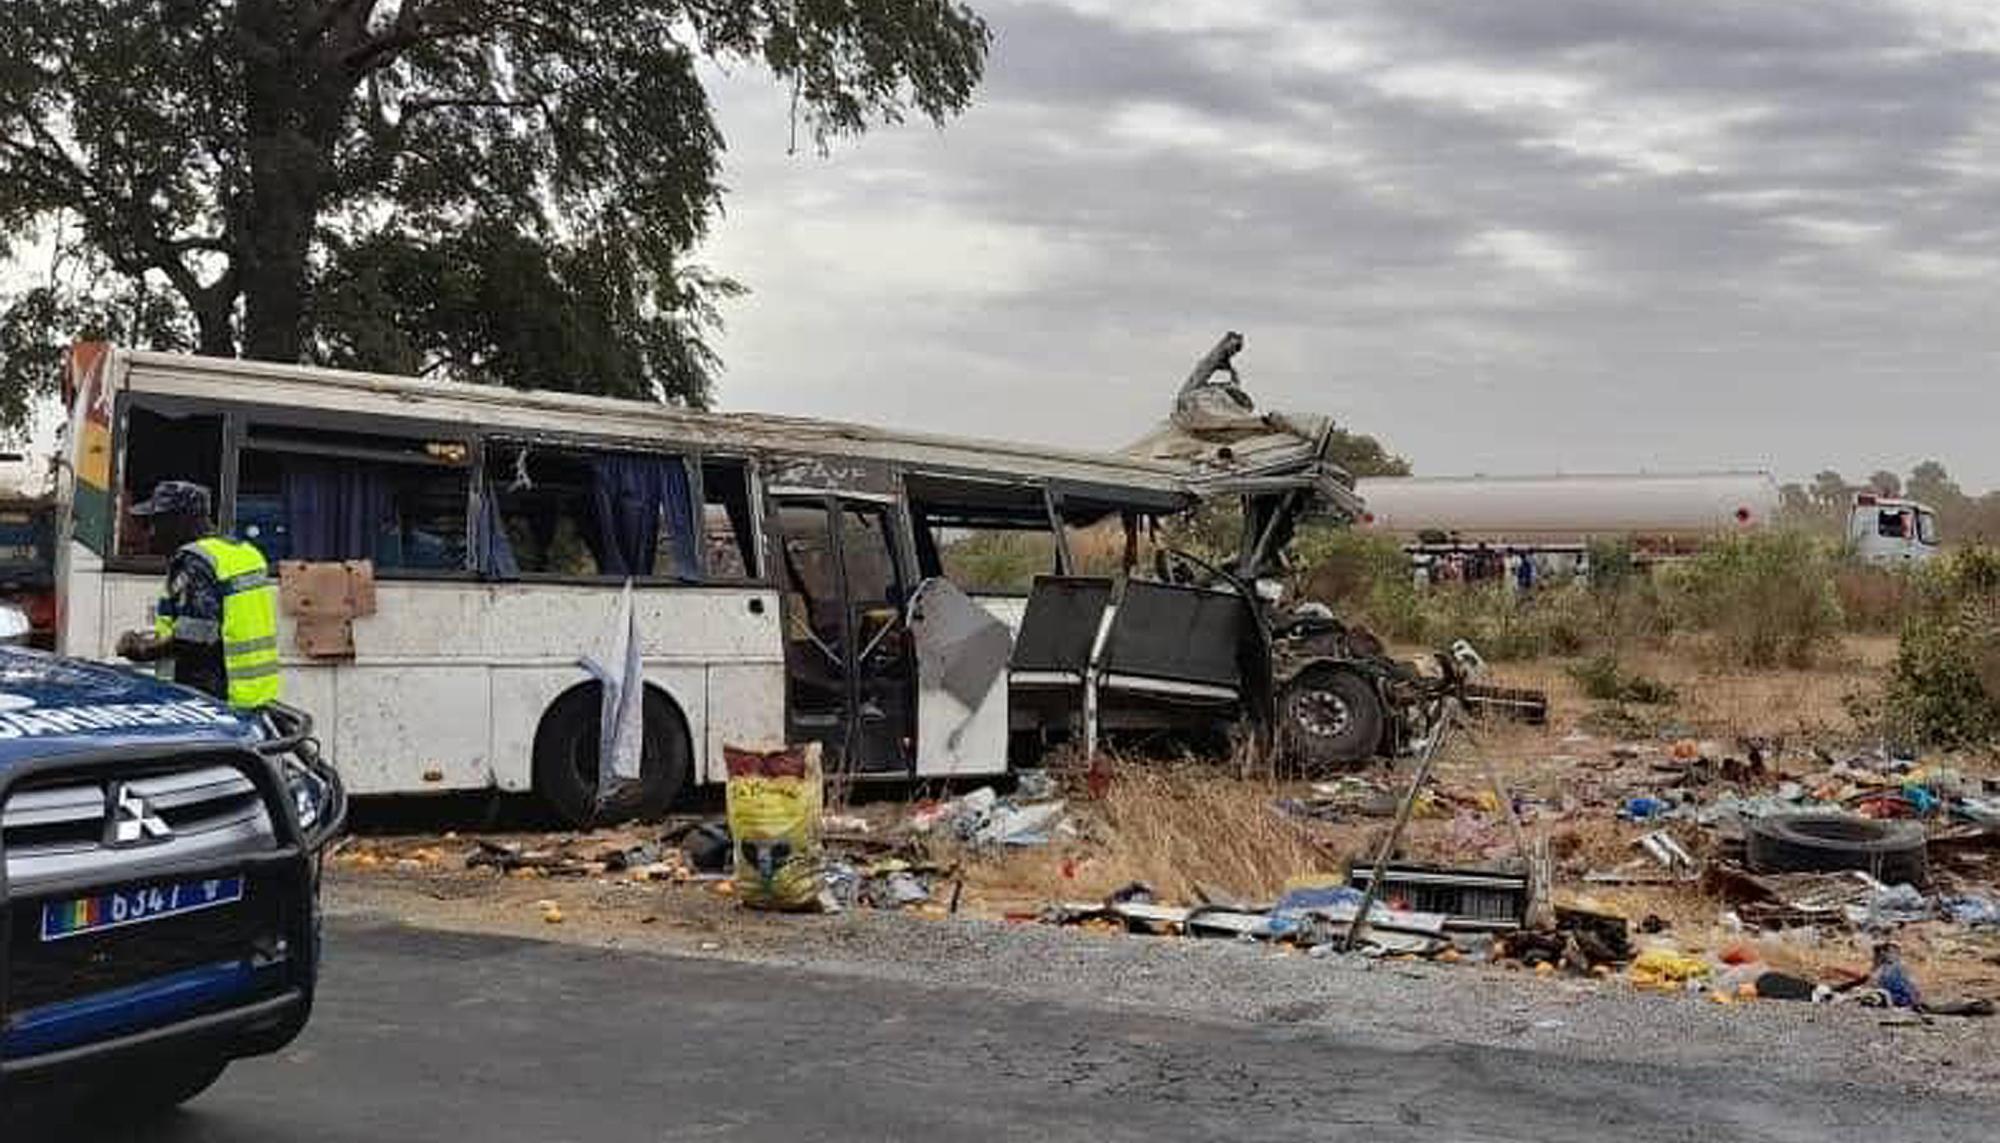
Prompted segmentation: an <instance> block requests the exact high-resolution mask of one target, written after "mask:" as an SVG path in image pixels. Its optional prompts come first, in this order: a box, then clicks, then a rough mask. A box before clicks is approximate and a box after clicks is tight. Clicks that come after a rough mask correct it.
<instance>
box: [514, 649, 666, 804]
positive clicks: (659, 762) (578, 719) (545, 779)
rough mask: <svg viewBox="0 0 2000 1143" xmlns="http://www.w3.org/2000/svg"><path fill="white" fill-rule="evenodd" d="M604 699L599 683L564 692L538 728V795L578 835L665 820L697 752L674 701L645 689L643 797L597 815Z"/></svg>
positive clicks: (649, 688) (551, 705)
mask: <svg viewBox="0 0 2000 1143" xmlns="http://www.w3.org/2000/svg"><path fill="white" fill-rule="evenodd" d="M602 696H603V688H602V687H601V686H599V685H598V684H597V683H585V684H583V685H582V686H579V687H573V688H571V689H570V690H567V691H564V692H563V694H562V695H561V697H559V698H557V699H556V701H555V702H553V703H550V704H549V709H548V711H547V712H546V713H544V714H543V715H542V723H541V725H540V726H538V727H536V728H535V754H534V766H535V792H536V793H538V794H540V795H541V796H542V800H543V801H545V802H547V803H548V804H549V808H551V809H553V810H554V811H555V813H556V816H557V817H559V818H561V819H562V821H563V823H564V824H565V825H568V826H571V827H573V828H577V829H582V828H585V827H588V826H593V825H606V824H609V823H612V822H618V821H625V820H627V819H629V818H633V817H654V816H657V815H659V814H663V813H665V812H666V811H667V808H668V807H669V806H671V805H673V803H674V800H675V799H676V798H678V797H680V795H681V791H682V790H683V789H685V788H686V787H687V783H688V771H689V769H690V766H691V762H690V756H691V754H692V753H693V751H692V747H691V746H690V745H689V743H688V730H687V720H686V719H684V718H682V717H681V712H680V709H679V708H678V707H676V706H675V705H674V702H673V700H672V699H670V698H668V697H667V696H666V695H665V694H663V693H661V692H660V691H658V690H655V689H654V688H652V687H647V688H646V707H645V717H646V733H645V744H644V746H643V748H642V752H641V756H640V771H639V773H640V791H639V796H638V797H637V798H635V799H631V800H629V801H626V802H623V803H621V804H618V805H613V806H610V807H607V808H606V809H604V810H603V811H602V812H599V810H598V806H597V730H598V717H599V715H598V711H599V708H600V706H601V705H602Z"/></svg>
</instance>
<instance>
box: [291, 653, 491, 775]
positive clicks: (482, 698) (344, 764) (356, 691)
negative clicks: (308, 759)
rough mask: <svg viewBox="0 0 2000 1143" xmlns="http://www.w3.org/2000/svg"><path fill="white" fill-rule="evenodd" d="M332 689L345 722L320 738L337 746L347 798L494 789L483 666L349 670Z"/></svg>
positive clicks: (340, 671)
mask: <svg viewBox="0 0 2000 1143" xmlns="http://www.w3.org/2000/svg"><path fill="white" fill-rule="evenodd" d="M334 685H335V688H336V694H337V696H338V698H337V701H338V703H339V704H340V718H339V719H338V720H337V721H336V722H335V723H334V724H333V726H332V727H330V728H327V729H325V730H322V731H321V734H322V736H323V738H325V739H328V740H330V741H331V742H332V745H333V750H334V757H335V759H337V762H336V765H338V766H339V767H340V773H341V777H342V778H344V779H345V780H346V783H347V789H348V792H350V793H354V794H386V793H428V792H432V791H441V790H478V789H485V788H487V787H488V786H491V785H492V783H493V775H492V773H491V768H490V767H489V765H488V763H487V758H488V754H487V750H488V738H489V730H490V724H489V722H488V718H489V715H490V712H491V702H490V695H489V693H488V692H489V684H488V672H487V670H486V668H485V667H482V666H477V665H467V666H461V667H375V668H369V669H354V668H344V669H338V670H336V673H335V682H334Z"/></svg>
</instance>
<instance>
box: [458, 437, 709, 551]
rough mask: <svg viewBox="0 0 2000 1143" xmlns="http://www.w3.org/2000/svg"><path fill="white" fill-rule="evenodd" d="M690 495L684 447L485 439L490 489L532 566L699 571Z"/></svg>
mask: <svg viewBox="0 0 2000 1143" xmlns="http://www.w3.org/2000/svg"><path fill="white" fill-rule="evenodd" d="M692 494H693V487H692V483H691V481H690V479H689V476H688V471H687V467H686V465H685V464H684V463H683V462H682V460H681V458H680V457H677V456H663V455H658V454H654V453H646V452H638V451H626V450H611V451H604V452H597V451H585V450H581V449H569V448H551V447H544V446H540V445H532V444H514V443H511V442H496V443H494V444H491V445H489V446H488V448H487V453H486V495H487V496H488V497H489V498H490V499H491V500H492V502H493V503H494V505H495V507H496V511H497V515H498V517H499V522H500V527H501V530H502V531H503V532H504V533H505V537H504V538H505V541H506V547H507V548H508V549H509V550H510V551H511V552H512V555H513V562H514V566H515V568H516V569H517V570H518V571H519V572H520V573H521V574H524V575H546V576H561V577H563V578H586V579H589V578H611V579H624V578H626V577H627V576H632V577H637V578H641V579H650V578H654V577H659V578H668V577H672V578H675V579H683V580H699V579H700V578H702V574H701V567H700V564H701V556H700V551H699V545H698V543H697V542H696V537H695V536H694V534H693V532H692V531H691V528H692V519H693V514H694V509H693V505H692V503H691V502H690V498H691V496H692ZM489 558H490V557H489Z"/></svg>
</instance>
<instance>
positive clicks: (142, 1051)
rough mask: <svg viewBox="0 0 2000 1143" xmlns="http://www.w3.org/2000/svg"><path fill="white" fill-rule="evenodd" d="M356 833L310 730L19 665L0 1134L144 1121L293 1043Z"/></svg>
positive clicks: (282, 718)
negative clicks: (325, 921) (72, 1118)
mask: <svg viewBox="0 0 2000 1143" xmlns="http://www.w3.org/2000/svg"><path fill="white" fill-rule="evenodd" d="M0 618H4V615H0ZM17 625H18V626H21V627H25V624H24V623H18V620H17ZM15 634H16V636H17V637H18V634H19V633H18V632H16V633H15ZM344 817H345V796H344V793H343V790H342V787H341V783H340V779H339V777H338V775H337V774H336V773H334V771H333V770H332V769H331V768H330V767H328V766H326V765H324V764H322V763H321V762H320V761H319V758H318V750H317V747H316V746H315V745H314V743H313V741H312V738H311V721H310V719H309V718H307V717H306V716H305V715H304V714H303V713H302V712H298V711H294V710H291V709H290V708H286V707H277V706H274V707H271V708H268V709H266V710H264V711H259V712H257V713H255V714H244V713H240V712H237V711H233V710H231V709H230V708H228V707H227V706H224V705H222V704H221V703H218V702H216V701H215V700H214V699H212V698H210V697H208V696H207V695H204V694H201V693H199V692H196V691H192V690H189V689H186V688H184V687H179V686H174V685H171V684H168V683H165V682H161V681H158V680H156V679H154V678H152V677H150V676H147V675H142V674H139V673H137V672H135V671H131V670H127V669H122V668H118V667H113V666H109V665H106V664H101V663H93V662H87V661H84V660H80V659H69V658H63V657H60V656H56V655H50V654H45V653H43V652H40V651H34V650H29V649H27V648H24V647H19V646H0V1122H6V1123H8V1124H9V1125H10V1126H11V1125H12V1124H13V1123H15V1122H17V1121H18V1120H19V1119H21V1118H22V1117H30V1118H37V1119H38V1118H40V1117H42V1116H45V1115H53V1114H59V1113H60V1112H61V1111H62V1110H64V1109H69V1108H73V1107H82V1106H94V1107H96V1108H99V1109H105V1108H115V1109H116V1111H117V1114H119V1115H121V1116H128V1115H129V1116H139V1117H143V1116H145V1115H148V1114H151V1113H154V1112H158V1111H163V1110H166V1109H168V1108H171V1107H172V1106H174V1105H176V1104H179V1103H181V1102H183V1101H185V1100H187V1099H190V1098H192V1097H193V1096H195V1095H196V1094H198V1093H199V1092H201V1091H202V1090H204V1089H206V1088H207V1087H208V1086H209V1085H210V1084H212V1083H214V1082H215V1080H216V1079H217V1078H218V1077H220V1075H221V1074H222V1071H223V1069H224V1068H225V1067H226V1066H227V1065H228V1064H229V1062H230V1061H231V1060H233V1059H236V1058H239V1057H243V1056H249V1055H258V1054H262V1053H267V1052H273V1051H276V1050H278V1049H279V1048H281V1047H283V1046H284V1045H285V1044H286V1043H288V1042H290V1041H291V1039H292V1038H293V1037H294V1036H296V1035H297V1034H298V1032H299V1031H300V1029H301V1028H303V1027H304V1025H305V1022H306V1018H307V1015H308V1014H309V1013H310V1011H311V1009H312V1002H313V991H314V985H315V981H316V978H317V974H318V963H319V905H318V896H319V858H320V855H321V854H322V853H323V852H324V850H325V847H326V845H327V844H328V842H329V841H331V840H332V838H333V837H334V836H335V835H336V834H337V833H338V832H339V830H340V829H341V826H342V823H343V819H344ZM105 1094H108V1095H109V1096H110V1097H111V1098H103V1097H102V1095H105ZM86 1101H88V1102H86Z"/></svg>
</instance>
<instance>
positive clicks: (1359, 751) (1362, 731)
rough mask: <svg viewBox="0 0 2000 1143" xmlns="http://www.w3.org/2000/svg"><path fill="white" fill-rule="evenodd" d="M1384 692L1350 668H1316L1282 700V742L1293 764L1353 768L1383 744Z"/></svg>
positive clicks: (1289, 687) (1291, 686)
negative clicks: (1378, 690)
mask: <svg viewBox="0 0 2000 1143" xmlns="http://www.w3.org/2000/svg"><path fill="white" fill-rule="evenodd" d="M1383 718H1384V712H1383V709H1382V699H1381V696H1380V695H1378V694H1376V693H1375V687H1374V686H1373V685H1372V684H1371V683H1369V681H1368V680H1367V679H1364V678H1362V677H1361V676H1360V675H1357V674H1355V673H1354V672H1352V671H1343V670H1339V669H1337V668H1333V667H1313V668H1309V669H1308V670H1306V671H1305V672H1304V673H1302V674H1300V675H1299V677H1298V678H1296V679H1293V680H1292V681H1291V682H1290V683H1289V684H1287V685H1286V687H1285V689H1284V692H1283V694H1281V695H1280V696H1279V699H1278V722H1279V733H1280V743H1281V745H1282V747H1283V750H1284V754H1285V755H1286V756H1287V757H1288V758H1289V759H1291V761H1292V762H1293V764H1294V765H1298V766H1303V767H1305V768H1307V769H1314V768H1319V767H1326V766H1351V765H1353V764H1354V763H1356V762H1363V761H1366V760H1368V759H1369V758H1372V757H1374V756H1375V752H1376V750H1377V748H1378V747H1380V746H1381V744H1382V722H1383Z"/></svg>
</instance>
